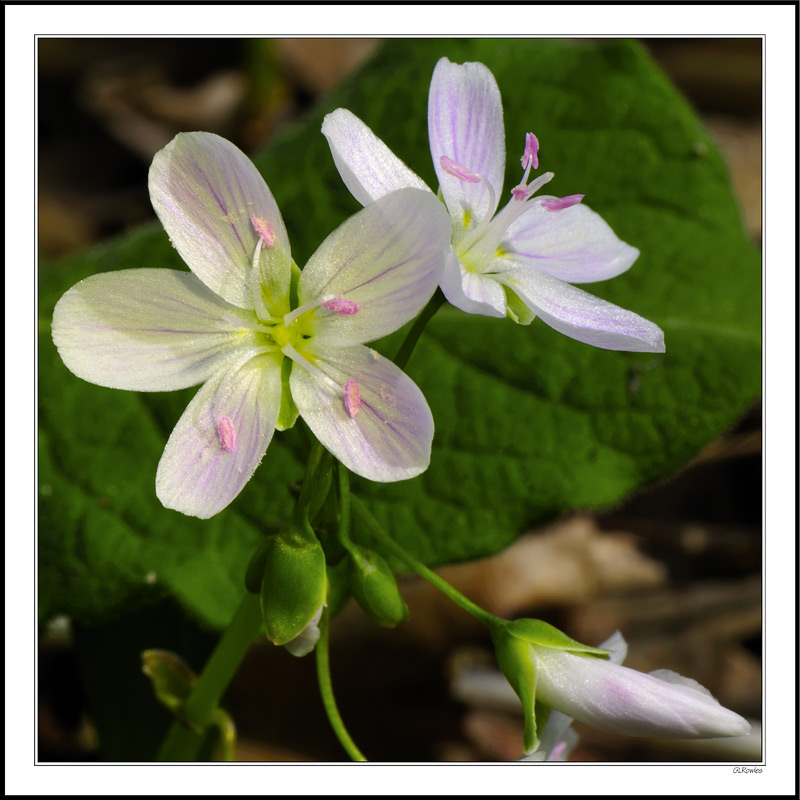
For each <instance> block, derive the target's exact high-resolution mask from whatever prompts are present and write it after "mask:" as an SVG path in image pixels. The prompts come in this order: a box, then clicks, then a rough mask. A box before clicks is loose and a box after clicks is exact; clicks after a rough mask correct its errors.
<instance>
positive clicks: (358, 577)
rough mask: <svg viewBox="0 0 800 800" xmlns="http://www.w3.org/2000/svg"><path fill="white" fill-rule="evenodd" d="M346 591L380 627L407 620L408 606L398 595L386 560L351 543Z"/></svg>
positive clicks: (398, 590)
mask: <svg viewBox="0 0 800 800" xmlns="http://www.w3.org/2000/svg"><path fill="white" fill-rule="evenodd" d="M350 556H351V559H350V591H351V592H352V593H353V597H355V598H356V600H357V601H358V604H359V605H360V606H361V608H363V609H364V611H366V612H367V615H368V616H369V618H370V619H371V620H372V621H373V622H374V623H375V624H376V625H381V626H383V627H384V628H394V626H395V625H397V624H398V623H400V622H405V621H406V620H407V619H408V606H406V604H405V602H404V601H403V598H402V596H401V595H400V589H399V588H398V586H397V581H396V580H395V577H394V573H393V572H392V569H391V567H390V566H389V565H388V564H387V563H386V560H385V559H384V558H382V557H381V556H379V555H378V554H377V553H374V552H373V551H371V550H367V549H366V548H365V547H359V546H357V545H355V546H354V547H353V549H352V550H351V552H350Z"/></svg>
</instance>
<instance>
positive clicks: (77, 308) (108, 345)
mask: <svg viewBox="0 0 800 800" xmlns="http://www.w3.org/2000/svg"><path fill="white" fill-rule="evenodd" d="M241 313H242V312H241V311H240V310H239V309H237V308H235V307H234V306H232V305H230V304H228V303H226V302H225V301H224V300H222V299H220V298H219V297H217V295H215V294H214V293H213V292H212V291H211V290H210V289H208V288H206V287H205V286H204V285H203V284H202V283H201V281H200V279H199V278H197V277H196V276H194V275H192V274H191V273H189V272H178V271H176V270H169V269H126V270H121V271H119V272H104V273H101V274H99V275H92V276H91V277H89V278H86V279H85V280H82V281H81V282H80V283H77V284H76V285H75V286H73V287H72V288H71V289H70V290H69V291H68V292H67V293H66V294H65V295H64V296H63V297H62V298H61V299H60V300H59V301H58V303H57V304H56V307H55V311H54V312H53V340H54V341H55V343H56V347H58V351H59V354H60V355H61V358H62V359H63V360H64V363H65V364H66V365H67V367H69V369H70V370H71V371H72V372H74V373H75V374H76V375H77V376H78V377H80V378H83V379H84V380H87V381H90V382H91V383H96V384H98V385H100V386H109V387H111V388H112V389H131V390H134V391H140V392H163V391H170V390H174V389H183V388H185V387H187V386H195V385H196V384H198V383H202V382H203V381H204V380H206V379H207V378H208V377H209V376H210V375H211V374H212V373H214V372H215V371H217V370H219V369H221V368H222V366H221V365H222V364H223V362H225V361H226V360H227V359H229V358H231V357H236V355H237V354H238V353H239V352H240V351H241V350H242V348H244V347H248V346H253V345H254V344H255V342H254V340H253V336H252V334H249V333H243V332H242V329H241V325H237V320H238V318H237V316H236V315H237V314H239V315H240V314H241ZM237 328H238V330H237Z"/></svg>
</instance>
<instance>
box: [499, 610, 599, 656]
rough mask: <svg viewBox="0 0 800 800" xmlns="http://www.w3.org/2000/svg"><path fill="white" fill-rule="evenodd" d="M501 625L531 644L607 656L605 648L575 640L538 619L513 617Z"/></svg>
mask: <svg viewBox="0 0 800 800" xmlns="http://www.w3.org/2000/svg"><path fill="white" fill-rule="evenodd" d="M503 627H504V628H505V629H506V630H507V631H508V633H510V634H511V635H512V636H515V637H516V638H518V639H522V640H523V641H525V642H529V643H530V644H532V645H542V646H544V647H552V648H554V649H556V650H568V651H569V652H570V653H582V654H584V655H590V656H599V657H600V658H608V651H607V650H603V649H602V648H600V647H589V645H586V644H581V643H580V642H576V641H575V639H571V638H570V637H569V636H567V635H566V634H565V633H562V632H561V631H560V630H558V628H554V627H553V626H552V625H549V624H548V623H547V622H542V620H540V619H515V620H514V621H513V622H507V623H506V624H505V625H504V626H503Z"/></svg>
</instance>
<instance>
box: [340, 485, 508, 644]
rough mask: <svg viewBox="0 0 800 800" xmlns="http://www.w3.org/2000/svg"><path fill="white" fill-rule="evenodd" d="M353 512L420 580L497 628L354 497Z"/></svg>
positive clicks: (485, 613) (486, 614)
mask: <svg viewBox="0 0 800 800" xmlns="http://www.w3.org/2000/svg"><path fill="white" fill-rule="evenodd" d="M350 502H351V505H352V508H353V512H354V513H355V514H356V515H357V516H358V517H359V518H360V519H361V520H362V522H364V523H365V524H366V525H367V527H368V528H369V530H370V533H371V534H372V535H373V536H374V537H375V538H376V539H377V540H379V541H380V543H381V544H382V545H383V546H384V547H385V548H386V549H387V550H388V551H389V552H390V553H393V554H394V555H396V556H397V557H398V558H399V559H401V560H402V561H403V562H404V563H405V564H407V565H408V566H409V567H410V568H411V569H412V570H413V571H414V572H416V573H417V575H419V576H420V577H421V578H424V579H425V580H426V581H428V583H432V584H433V585H434V586H435V587H436V588H437V589H439V591H441V592H442V593H443V594H445V595H447V596H448V597H449V598H450V599H451V600H452V601H453V602H454V603H455V604H456V605H458V606H461V608H463V609H464V610H465V611H467V612H469V613H470V614H472V616H473V617H475V618H476V619H479V620H480V621H481V622H483V623H484V625H486V626H487V627H488V628H489V629H490V630H494V629H495V628H496V627H497V626H498V622H499V620H498V619H497V617H495V616H494V614H490V613H489V612H488V611H484V610H483V609H482V608H481V607H480V606H479V605H477V604H475V603H473V602H472V600H470V599H469V598H467V597H464V595H463V594H461V592H459V591H458V590H457V589H454V588H453V587H452V586H451V585H450V584H449V583H448V582H447V581H446V580H445V579H444V578H441V577H440V576H439V575H437V574H436V573H435V572H434V571H433V570H431V569H428V567H426V566H425V565H424V564H423V563H422V562H421V561H418V560H417V559H416V558H414V556H412V555H411V553H408V552H407V551H406V550H404V549H403V548H402V547H401V546H400V545H399V544H397V542H396V541H395V540H394V539H392V537H391V536H389V534H388V533H386V531H385V530H384V529H383V527H382V526H381V524H380V523H379V522H378V520H376V519H375V517H373V516H372V514H371V513H370V511H369V509H368V508H367V507H366V505H364V503H363V502H362V501H361V500H360V499H359V498H358V497H356V496H355V495H353V496H352V497H351V498H350Z"/></svg>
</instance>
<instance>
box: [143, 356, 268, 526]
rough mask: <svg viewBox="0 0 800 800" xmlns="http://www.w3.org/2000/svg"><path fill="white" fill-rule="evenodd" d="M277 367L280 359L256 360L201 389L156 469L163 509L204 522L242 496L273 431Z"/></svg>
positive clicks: (261, 358) (219, 377) (177, 427)
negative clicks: (197, 518)
mask: <svg viewBox="0 0 800 800" xmlns="http://www.w3.org/2000/svg"><path fill="white" fill-rule="evenodd" d="M281 363H282V356H280V354H276V353H268V354H264V355H261V356H256V357H254V358H250V359H249V360H247V361H245V362H244V363H241V362H240V363H238V364H236V365H234V366H233V367H232V368H231V369H230V370H228V371H227V372H223V373H218V374H217V375H215V376H214V377H212V378H211V379H210V380H209V381H207V382H206V383H205V384H204V385H203V386H202V387H201V389H200V391H198V393H197V394H196V395H195V397H194V399H193V400H192V402H191V403H189V405H188V406H187V408H186V411H184V413H183V416H182V417H181V418H180V420H178V424H177V425H176V426H175V429H174V430H173V431H172V435H171V436H170V437H169V441H168V442H167V446H166V449H165V450H164V455H163V456H162V457H161V461H160V463H159V465H158V473H157V474H156V494H157V495H158V499H159V500H161V502H162V503H163V504H164V505H165V506H166V507H167V508H172V509H175V510H176V511H180V512H181V513H183V514H188V515H190V516H193V517H200V518H201V519H208V518H209V517H212V516H214V514H218V513H219V512H220V511H222V509H224V508H225V507H226V506H227V505H228V504H229V503H230V502H231V501H232V500H233V499H234V498H235V497H236V496H237V495H238V494H239V492H241V490H242V488H243V487H244V485H245V484H246V483H247V481H249V480H250V477H251V476H252V474H253V472H254V471H255V469H256V467H257V466H258V465H259V464H260V463H261V459H262V458H263V457H264V453H265V452H266V450H267V446H268V445H269V443H270V440H271V439H272V434H273V433H274V431H275V423H276V421H277V419H278V412H279V410H280V402H281Z"/></svg>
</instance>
